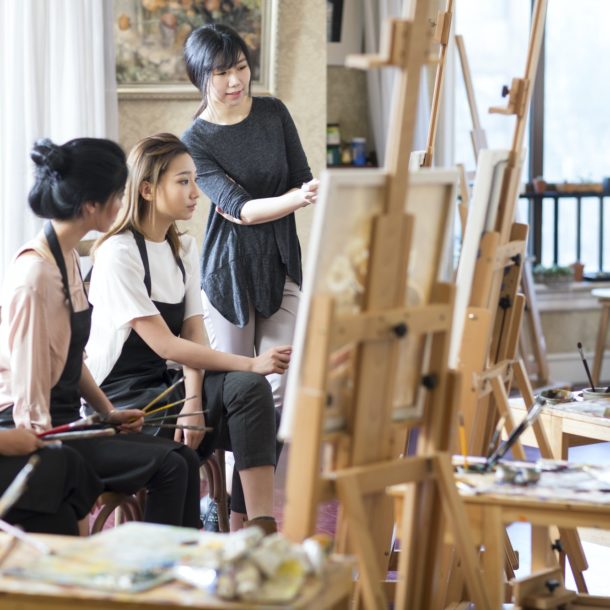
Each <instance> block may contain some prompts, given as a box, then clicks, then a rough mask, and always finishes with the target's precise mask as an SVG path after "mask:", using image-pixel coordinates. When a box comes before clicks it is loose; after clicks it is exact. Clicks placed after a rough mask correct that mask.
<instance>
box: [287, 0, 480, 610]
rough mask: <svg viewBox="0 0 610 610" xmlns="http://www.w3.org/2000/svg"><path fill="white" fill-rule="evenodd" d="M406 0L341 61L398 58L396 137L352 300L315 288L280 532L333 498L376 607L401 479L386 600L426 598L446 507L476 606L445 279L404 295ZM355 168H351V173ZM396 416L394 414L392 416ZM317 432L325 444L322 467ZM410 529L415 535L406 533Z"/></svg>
mask: <svg viewBox="0 0 610 610" xmlns="http://www.w3.org/2000/svg"><path fill="white" fill-rule="evenodd" d="M414 6H415V10H414V16H413V18H412V19H411V20H409V19H407V18H406V15H405V18H403V19H396V20H392V21H391V22H390V23H389V27H388V29H387V30H386V38H385V41H386V45H385V53H384V54H383V55H381V56H374V57H361V58H357V59H354V60H352V61H350V65H351V66H352V67H359V68H367V69H368V68H373V67H385V66H396V67H398V68H399V70H400V74H399V76H398V78H397V81H396V84H395V87H396V89H395V90H396V92H397V93H396V99H395V104H394V106H393V109H394V115H393V121H392V122H391V124H392V126H393V135H394V136H395V137H393V138H390V141H389V143H388V155H387V159H388V162H387V167H386V168H385V172H383V175H382V181H381V182H380V186H379V188H378V189H377V192H378V193H380V197H379V203H380V209H379V212H378V214H377V215H376V216H375V218H374V222H373V225H372V230H371V235H370V241H369V243H370V257H369V262H368V267H367V273H366V277H365V278H364V286H365V290H364V295H363V300H362V307H361V309H360V310H359V311H358V312H357V313H352V314H349V315H346V314H342V315H336V314H335V302H334V299H333V297H331V296H328V295H323V294H319V295H316V296H314V297H313V299H312V304H311V308H310V311H309V318H308V338H307V341H308V348H307V350H306V355H305V360H304V362H303V366H302V378H301V380H300V384H299V391H298V408H297V410H296V412H295V413H294V425H293V430H294V431H295V433H294V434H293V437H292V443H291V447H290V460H289V464H288V476H287V488H286V494H287V504H286V510H285V515H284V516H285V521H284V533H285V534H286V535H287V536H289V537H290V538H292V539H294V540H302V539H303V538H305V537H307V536H308V535H310V534H312V533H313V532H314V530H315V517H316V510H317V506H318V504H319V502H320V501H322V500H324V499H327V498H329V497H338V499H339V501H340V511H341V513H340V528H339V531H340V534H339V537H340V538H342V539H343V541H342V542H341V541H340V544H342V545H343V548H345V546H346V544H349V547H350V548H351V549H352V550H353V552H355V554H356V555H357V557H358V561H359V566H360V574H359V585H360V592H361V596H362V601H363V602H364V605H365V607H366V608H370V609H373V608H377V609H379V610H382V609H383V610H385V608H387V601H388V600H387V597H386V594H385V592H384V587H383V584H382V580H383V578H384V576H385V571H386V569H387V553H388V550H389V543H390V533H391V528H392V524H393V521H394V520H393V514H392V503H391V500H390V499H389V498H388V497H387V496H386V493H385V489H386V487H388V486H390V485H393V484H397V483H399V482H403V483H405V482H407V483H412V484H413V486H414V487H415V486H416V487H417V493H414V494H412V495H411V498H410V502H407V503H405V506H406V508H405V513H406V514H405V518H404V519H403V520H402V522H403V523H404V524H405V525H404V529H403V531H402V532H401V536H400V537H401V539H402V540H403V541H405V544H406V543H407V542H408V543H409V548H410V549H411V550H410V552H405V553H403V554H402V555H401V559H400V565H399V570H398V574H399V582H398V586H397V591H396V600H395V607H397V608H410V609H412V610H424V608H428V607H429V605H428V603H427V599H428V598H429V596H430V594H431V591H430V589H428V588H427V586H426V579H425V578H421V576H422V575H424V576H426V577H427V576H429V574H430V566H431V565H432V564H433V563H434V560H435V553H436V550H437V549H438V548H439V546H440V543H441V541H442V540H441V538H442V532H440V531H438V529H439V528H436V529H435V527H434V526H435V525H436V524H437V523H438V521H439V519H440V515H441V511H442V510H444V511H445V513H446V518H447V520H448V523H449V524H450V525H451V526H453V527H452V530H453V532H454V535H455V536H456V541H457V548H458V550H459V553H460V557H461V559H462V562H463V565H464V569H465V578H466V583H467V587H468V589H469V591H470V595H471V597H472V598H473V599H474V600H475V601H476V602H477V604H478V605H479V607H480V608H485V607H488V603H487V597H486V591H485V587H484V584H483V582H482V579H481V574H480V570H479V568H478V566H477V558H476V556H475V552H474V546H473V545H472V543H471V541H470V540H469V539H468V528H467V527H466V522H465V520H464V513H463V507H462V505H461V502H460V500H459V497H458V495H457V492H456V489H455V485H454V482H453V474H452V470H451V466H450V462H449V458H448V454H447V453H446V450H447V448H448V446H449V437H450V430H451V426H452V424H453V421H454V417H453V416H452V415H453V404H454V403H453V401H451V399H450V398H451V397H452V396H455V395H456V394H457V392H456V389H457V386H458V385H459V376H458V375H457V374H450V373H449V371H448V370H447V353H448V345H449V332H450V328H451V319H452V303H453V295H454V287H453V286H451V285H449V284H444V283H439V282H438V281H436V282H435V283H434V284H433V286H432V289H431V291H430V294H429V296H428V298H427V299H426V300H425V302H424V303H422V304H420V305H416V306H409V305H407V304H406V301H405V291H406V286H407V275H408V273H407V269H408V263H409V256H410V253H411V252H410V244H411V241H412V237H413V231H416V230H417V226H414V219H413V217H412V216H411V215H408V214H405V202H406V201H407V200H408V197H409V174H408V172H407V171H405V168H406V167H407V166H408V158H409V154H410V151H411V143H412V140H413V128H414V119H415V110H416V102H417V94H418V88H419V80H420V72H421V67H422V65H423V64H424V61H425V57H426V53H427V50H428V27H427V18H428V7H429V1H428V0H418V1H417V2H416V3H414ZM346 171H347V170H346ZM343 175H344V176H345V173H343ZM353 175H354V179H356V176H358V174H357V173H354V174H353ZM360 175H361V176H362V174H360ZM376 203H377V202H376V201H373V202H372V204H376ZM435 256H438V253H436V254H435ZM405 335H408V337H409V341H415V342H416V343H414V344H413V345H415V344H419V342H421V343H422V344H423V343H424V342H425V346H424V347H425V349H423V352H424V353H425V357H424V358H423V361H425V366H426V369H425V370H424V373H425V374H424V375H423V377H420V376H419V373H418V374H417V375H416V376H414V377H413V384H412V387H411V388H410V389H411V390H412V391H413V393H414V394H417V395H418V396H419V395H420V394H419V393H421V396H422V401H421V404H422V410H421V413H420V414H419V417H418V418H417V419H416V420H412V422H411V423H413V424H414V425H420V439H419V442H418V455H417V456H415V457H408V458H397V455H398V453H399V451H400V449H398V447H397V445H396V444H395V443H394V438H395V433H394V430H393V429H394V428H395V426H394V425H393V419H394V417H395V416H396V410H395V409H394V408H393V400H394V392H395V388H396V387H397V384H398V382H399V381H402V379H403V378H404V376H405V375H408V374H409V373H412V372H413V371H406V370H400V368H399V367H400V357H401V343H400V342H401V340H403V338H404V337H405ZM412 337H415V339H412ZM342 352H343V353H348V354H349V355H348V359H349V361H350V366H352V367H353V370H354V371H355V372H354V375H353V377H352V380H353V384H354V387H353V388H349V390H348V400H347V401H346V404H345V405H343V406H344V409H343V411H342V418H341V424H340V425H339V426H337V425H336V423H335V425H334V426H332V429H331V425H330V424H331V423H332V421H334V422H336V421H337V420H336V418H335V419H334V420H333V418H331V417H330V416H329V413H328V409H327V404H326V403H327V395H328V388H329V384H330V383H332V382H333V379H329V355H334V358H335V365H336V364H337V362H340V361H341V357H342V356H341V354H342ZM339 368H340V367H339ZM333 369H335V370H336V369H337V366H334V367H333ZM405 425H406V423H405V421H404V420H403V421H402V422H401V424H400V427H401V428H402V429H404V427H405ZM323 442H324V443H325V446H326V447H329V446H330V447H331V449H332V451H331V456H330V460H329V459H327V460H326V461H325V469H324V472H323V473H321V472H320V470H321V467H320V466H321V455H320V454H321V447H322V444H323ZM415 540H417V541H418V544H411V541H415ZM415 549H417V551H418V554H417V556H416V554H415Z"/></svg>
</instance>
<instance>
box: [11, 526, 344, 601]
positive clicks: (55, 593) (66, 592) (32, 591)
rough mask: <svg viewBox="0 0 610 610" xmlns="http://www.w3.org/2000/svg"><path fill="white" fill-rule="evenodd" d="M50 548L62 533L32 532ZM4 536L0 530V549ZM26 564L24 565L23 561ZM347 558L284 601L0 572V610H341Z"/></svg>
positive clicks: (15, 560)
mask: <svg viewBox="0 0 610 610" xmlns="http://www.w3.org/2000/svg"><path fill="white" fill-rule="evenodd" d="M35 537H36V538H37V539H39V540H41V541H44V542H45V543H46V544H48V545H49V546H50V547H51V548H52V549H54V550H59V549H61V547H62V546H63V545H66V544H71V543H73V542H74V538H70V537H67V536H49V535H36V536H35ZM7 540H8V538H7V536H6V535H4V534H0V548H4V545H5V544H6V541H7ZM32 552H34V553H35V552H36V551H32V549H30V548H29V547H26V546H24V545H23V544H21V543H20V545H19V546H18V548H17V549H16V550H15V551H14V553H13V554H12V555H11V556H10V557H9V558H8V559H7V561H6V562H5V564H4V566H3V567H10V566H17V565H24V562H27V561H28V557H29V556H31V554H32ZM26 565H27V563H26ZM353 565H354V564H353V561H352V560H351V559H340V558H338V559H336V560H332V561H331V562H329V564H328V569H325V573H324V575H323V578H321V579H319V580H316V581H312V582H309V583H307V584H306V585H305V587H304V589H303V591H302V593H301V595H300V596H299V597H298V599H296V600H295V601H294V602H292V603H289V604H273V605H270V604H269V605H266V604H260V605H257V604H253V603H241V602H229V601H224V600H221V599H219V598H216V597H214V596H212V595H211V594H209V593H207V592H204V591H200V590H198V589H195V588H193V587H190V586H188V585H186V584H181V583H178V582H171V583H168V584H165V585H162V586H159V587H156V588H154V589H151V590H149V591H144V592H141V593H108V592H101V591H94V590H92V589H84V588H78V587H62V586H58V585H51V584H45V583H40V582H36V581H28V580H19V579H14V578H8V577H3V576H0V609H1V610H17V609H18V610H102V609H103V610H159V609H160V608H161V607H168V606H169V607H172V608H194V609H196V610H301V609H315V610H326V609H329V610H330V609H332V610H347V609H348V608H350V603H351V598H352V590H353V584H352V568H353Z"/></svg>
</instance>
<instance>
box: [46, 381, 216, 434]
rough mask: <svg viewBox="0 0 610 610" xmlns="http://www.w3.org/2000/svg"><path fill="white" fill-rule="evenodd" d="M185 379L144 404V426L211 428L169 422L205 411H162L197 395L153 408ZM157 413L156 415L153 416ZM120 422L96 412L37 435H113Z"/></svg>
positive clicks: (200, 429)
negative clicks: (170, 413) (115, 422)
mask: <svg viewBox="0 0 610 610" xmlns="http://www.w3.org/2000/svg"><path fill="white" fill-rule="evenodd" d="M183 381H184V377H181V378H180V379H178V381H176V382H175V383H173V384H172V385H170V386H169V387H168V388H166V389H165V390H163V391H162V392H161V393H159V394H158V395H157V396H155V398H153V399H152V400H151V401H150V402H149V403H148V404H147V405H146V406H144V407H143V408H142V409H141V410H142V412H143V413H144V418H145V422H144V427H147V428H152V427H156V428H182V429H184V430H199V431H207V430H210V428H206V427H205V426H195V425H192V424H178V423H173V424H172V423H167V420H170V419H174V418H178V417H186V416H189V415H198V414H203V413H204V411H195V412H193V413H185V414H177V415H173V414H172V415H167V414H165V413H162V412H163V411H167V410H168V409H172V408H174V407H177V406H178V405H181V404H183V403H185V402H186V401H187V400H192V399H193V398H196V396H189V397H187V398H182V399H180V400H175V401H173V402H170V403H168V404H166V405H162V406H160V407H156V408H155V409H152V410H150V409H151V407H153V406H154V405H155V404H156V403H158V402H159V401H160V400H161V399H162V398H163V397H164V396H167V394H169V393H170V392H171V391H172V390H173V389H174V388H175V387H176V386H178V385H179V384H180V383H182V382H183ZM152 415H155V416H156V417H151V416H152ZM119 426H120V425H119V424H113V423H110V422H108V421H107V420H106V419H105V418H104V417H103V416H102V415H100V414H99V413H94V414H93V415H89V416H87V417H83V418H81V419H77V420H75V421H73V422H70V423H68V424H62V425H61V426H55V427H53V428H50V429H49V430H45V431H44V432H40V433H39V434H38V435H37V436H38V437H39V438H40V439H42V440H44V441H45V442H46V441H62V440H66V441H67V440H77V439H83V438H96V437H100V436H111V435H113V434H116V433H117V432H118V428H119Z"/></svg>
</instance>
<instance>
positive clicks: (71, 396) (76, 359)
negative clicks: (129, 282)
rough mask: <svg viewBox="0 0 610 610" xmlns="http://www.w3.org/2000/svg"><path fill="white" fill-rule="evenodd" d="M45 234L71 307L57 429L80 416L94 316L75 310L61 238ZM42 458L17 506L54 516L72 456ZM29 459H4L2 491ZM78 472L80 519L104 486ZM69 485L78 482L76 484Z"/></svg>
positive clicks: (57, 391)
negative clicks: (84, 367) (86, 350)
mask: <svg viewBox="0 0 610 610" xmlns="http://www.w3.org/2000/svg"><path fill="white" fill-rule="evenodd" d="M44 234H45V237H46V238H47V242H48V244H49V248H50V250H51V253H52V254H53V258H54V259H55V262H56V263H57V266H58V268H59V271H60V273H61V279H62V283H63V288H64V293H65V296H66V304H67V305H68V306H69V307H70V345H69V347H68V357H67V359H66V364H65V365H64V369H63V371H62V374H61V376H60V378H59V381H58V382H57V383H56V384H55V385H54V386H53V388H52V389H51V405H52V408H51V421H52V425H53V426H57V425H60V424H64V423H67V422H70V421H73V420H75V419H78V417H79V407H80V392H79V389H78V382H79V380H80V375H81V367H82V363H83V350H84V348H85V344H86V343H87V339H88V337H89V329H90V326H91V314H90V311H89V309H86V310H84V311H79V312H75V311H74V307H73V305H72V297H71V295H70V288H69V283H68V274H67V271H66V264H65V261H64V257H63V255H62V252H61V248H60V246H59V241H58V239H57V235H56V234H55V230H54V229H53V225H52V224H51V223H50V222H47V223H45V226H44ZM81 279H82V278H81ZM7 416H8V417H7ZM2 425H3V426H4V427H14V422H13V408H12V406H11V407H9V408H8V409H6V410H5V411H3V412H2ZM38 455H39V456H40V457H41V458H42V459H41V461H40V463H39V465H38V466H37V468H36V470H35V472H34V475H33V476H32V478H31V480H30V482H29V484H28V489H27V491H26V493H25V494H24V495H23V496H22V497H21V498H20V500H19V501H18V502H17V503H16V505H15V510H19V509H21V510H25V511H28V510H30V511H34V512H37V513H46V514H54V513H55V512H56V511H57V510H58V508H59V505H60V503H61V502H62V501H63V500H64V497H65V494H66V488H65V485H66V481H65V479H66V475H67V473H68V464H67V460H68V459H69V457H70V456H69V455H67V454H66V453H65V452H63V451H55V450H52V449H43V450H41V451H39V452H38ZM27 459H28V457H27V456H15V457H2V459H1V461H0V465H1V468H0V489H5V488H6V487H7V486H8V484H9V483H10V482H11V481H12V479H13V477H14V476H15V475H16V474H17V471H18V470H19V469H20V468H21V467H22V466H23V465H25V462H26V461H27ZM78 472H79V476H78V486H79V489H78V493H75V494H73V495H74V497H73V500H74V502H76V503H77V504H79V505H81V506H80V508H79V514H78V517H79V518H81V517H82V516H83V515H84V514H86V512H87V511H88V510H89V508H90V507H91V505H92V504H93V502H94V501H95V498H96V497H97V496H98V495H99V494H100V493H101V491H102V485H101V482H100V480H99V479H98V478H97V477H96V475H95V473H94V472H93V471H92V470H85V469H83V470H82V471H78ZM49 482H52V484H49ZM67 483H68V484H70V483H76V481H72V482H67Z"/></svg>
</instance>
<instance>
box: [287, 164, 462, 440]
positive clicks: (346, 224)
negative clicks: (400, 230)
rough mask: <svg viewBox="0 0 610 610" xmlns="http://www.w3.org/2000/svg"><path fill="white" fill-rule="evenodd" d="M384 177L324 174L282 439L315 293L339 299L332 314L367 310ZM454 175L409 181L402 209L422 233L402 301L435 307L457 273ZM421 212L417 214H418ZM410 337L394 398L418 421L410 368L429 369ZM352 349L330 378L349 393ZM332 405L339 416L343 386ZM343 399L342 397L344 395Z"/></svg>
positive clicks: (399, 411)
mask: <svg viewBox="0 0 610 610" xmlns="http://www.w3.org/2000/svg"><path fill="white" fill-rule="evenodd" d="M385 181H386V176H385V174H384V173H383V171H381V170H374V169H371V170H352V171H350V170H342V171H337V170H335V171H329V172H325V173H324V174H323V176H322V179H321V184H320V197H319V198H320V202H319V203H318V204H317V205H318V209H317V210H316V214H315V217H314V223H313V226H312V234H311V235H312V237H311V241H310V245H309V250H308V251H309V253H310V255H309V264H308V265H307V267H306V271H305V274H304V282H303V284H304V289H303V296H302V298H301V303H300V309H299V315H298V319H297V328H296V331H295V338H294V343H293V355H292V364H291V367H290V371H289V373H288V384H287V390H286V399H285V401H284V404H285V406H284V410H283V413H282V424H281V428H280V438H282V439H283V440H289V439H290V437H291V428H292V425H293V421H294V410H295V409H296V408H298V388H299V385H300V376H301V369H302V362H303V361H304V359H305V358H306V352H307V349H308V341H307V328H308V326H309V312H310V310H311V301H312V298H313V296H314V295H327V296H329V297H332V299H333V301H334V307H335V311H334V315H335V316H341V315H350V314H356V313H359V312H361V311H362V307H363V297H364V292H365V287H366V279H367V272H368V262H369V250H370V243H369V240H370V235H371V227H372V223H373V219H374V217H375V215H377V214H379V212H380V210H381V201H382V199H383V194H384V186H385ZM456 182H457V173H456V172H455V170H422V171H421V172H420V171H418V172H417V173H414V174H413V175H412V176H411V192H410V195H409V199H408V201H407V202H406V206H405V211H406V212H408V213H413V214H414V215H415V214H417V218H418V220H417V223H416V224H417V231H416V232H415V233H414V235H413V236H412V247H411V253H410V257H409V267H408V280H407V291H406V295H405V303H406V304H408V305H410V306H412V307H415V306H418V305H421V304H425V303H429V302H430V301H431V295H432V289H433V286H434V284H435V283H437V282H447V281H449V279H450V278H451V275H452V273H453V268H452V264H453V251H452V240H451V236H452V234H453V225H454V222H455V215H454V208H455V206H454V201H455V197H456ZM418 212H419V214H418ZM411 339H412V338H411V337H409V336H407V337H405V339H404V341H402V342H401V347H400V365H399V368H400V370H401V371H406V374H405V375H401V376H400V378H399V380H398V385H397V388H396V393H395V397H394V408H395V418H400V419H402V420H407V419H416V418H418V417H420V416H421V411H422V400H421V395H420V396H419V399H418V396H414V395H412V393H411V389H412V388H413V386H416V385H417V384H416V383H414V382H413V375H414V374H415V370H416V367H415V366H411V367H410V368H411V370H409V368H408V367H407V366H406V363H407V362H419V363H421V364H420V365H419V367H417V368H419V369H422V368H425V364H424V358H425V356H426V349H425V344H422V342H421V341H418V340H417V339H415V338H413V340H411ZM349 350H350V346H349V345H340V346H339V347H338V349H337V351H336V352H335V353H333V354H331V356H330V361H329V364H328V366H329V375H330V377H331V378H332V379H335V380H336V379H338V378H341V377H343V379H344V381H343V383H342V384H341V386H340V387H341V388H345V387H351V386H352V385H353V380H349V379H348V377H349V374H352V375H353V373H354V371H353V369H349V368H347V367H346V366H345V363H346V362H347V361H348V360H349V354H350V351H349ZM335 388H336V389H338V390H339V391H338V392H337V395H335V396H332V397H331V398H329V400H328V407H329V412H330V411H331V410H332V411H333V412H334V413H335V414H336V413H338V412H339V409H337V405H338V404H340V401H341V391H340V388H338V387H337V384H335ZM344 397H345V394H344ZM338 418H339V416H338V415H337V416H335V417H333V416H332V415H329V416H328V420H329V422H328V425H329V428H337V427H338V426H339V425H340V424H339V422H338Z"/></svg>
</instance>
